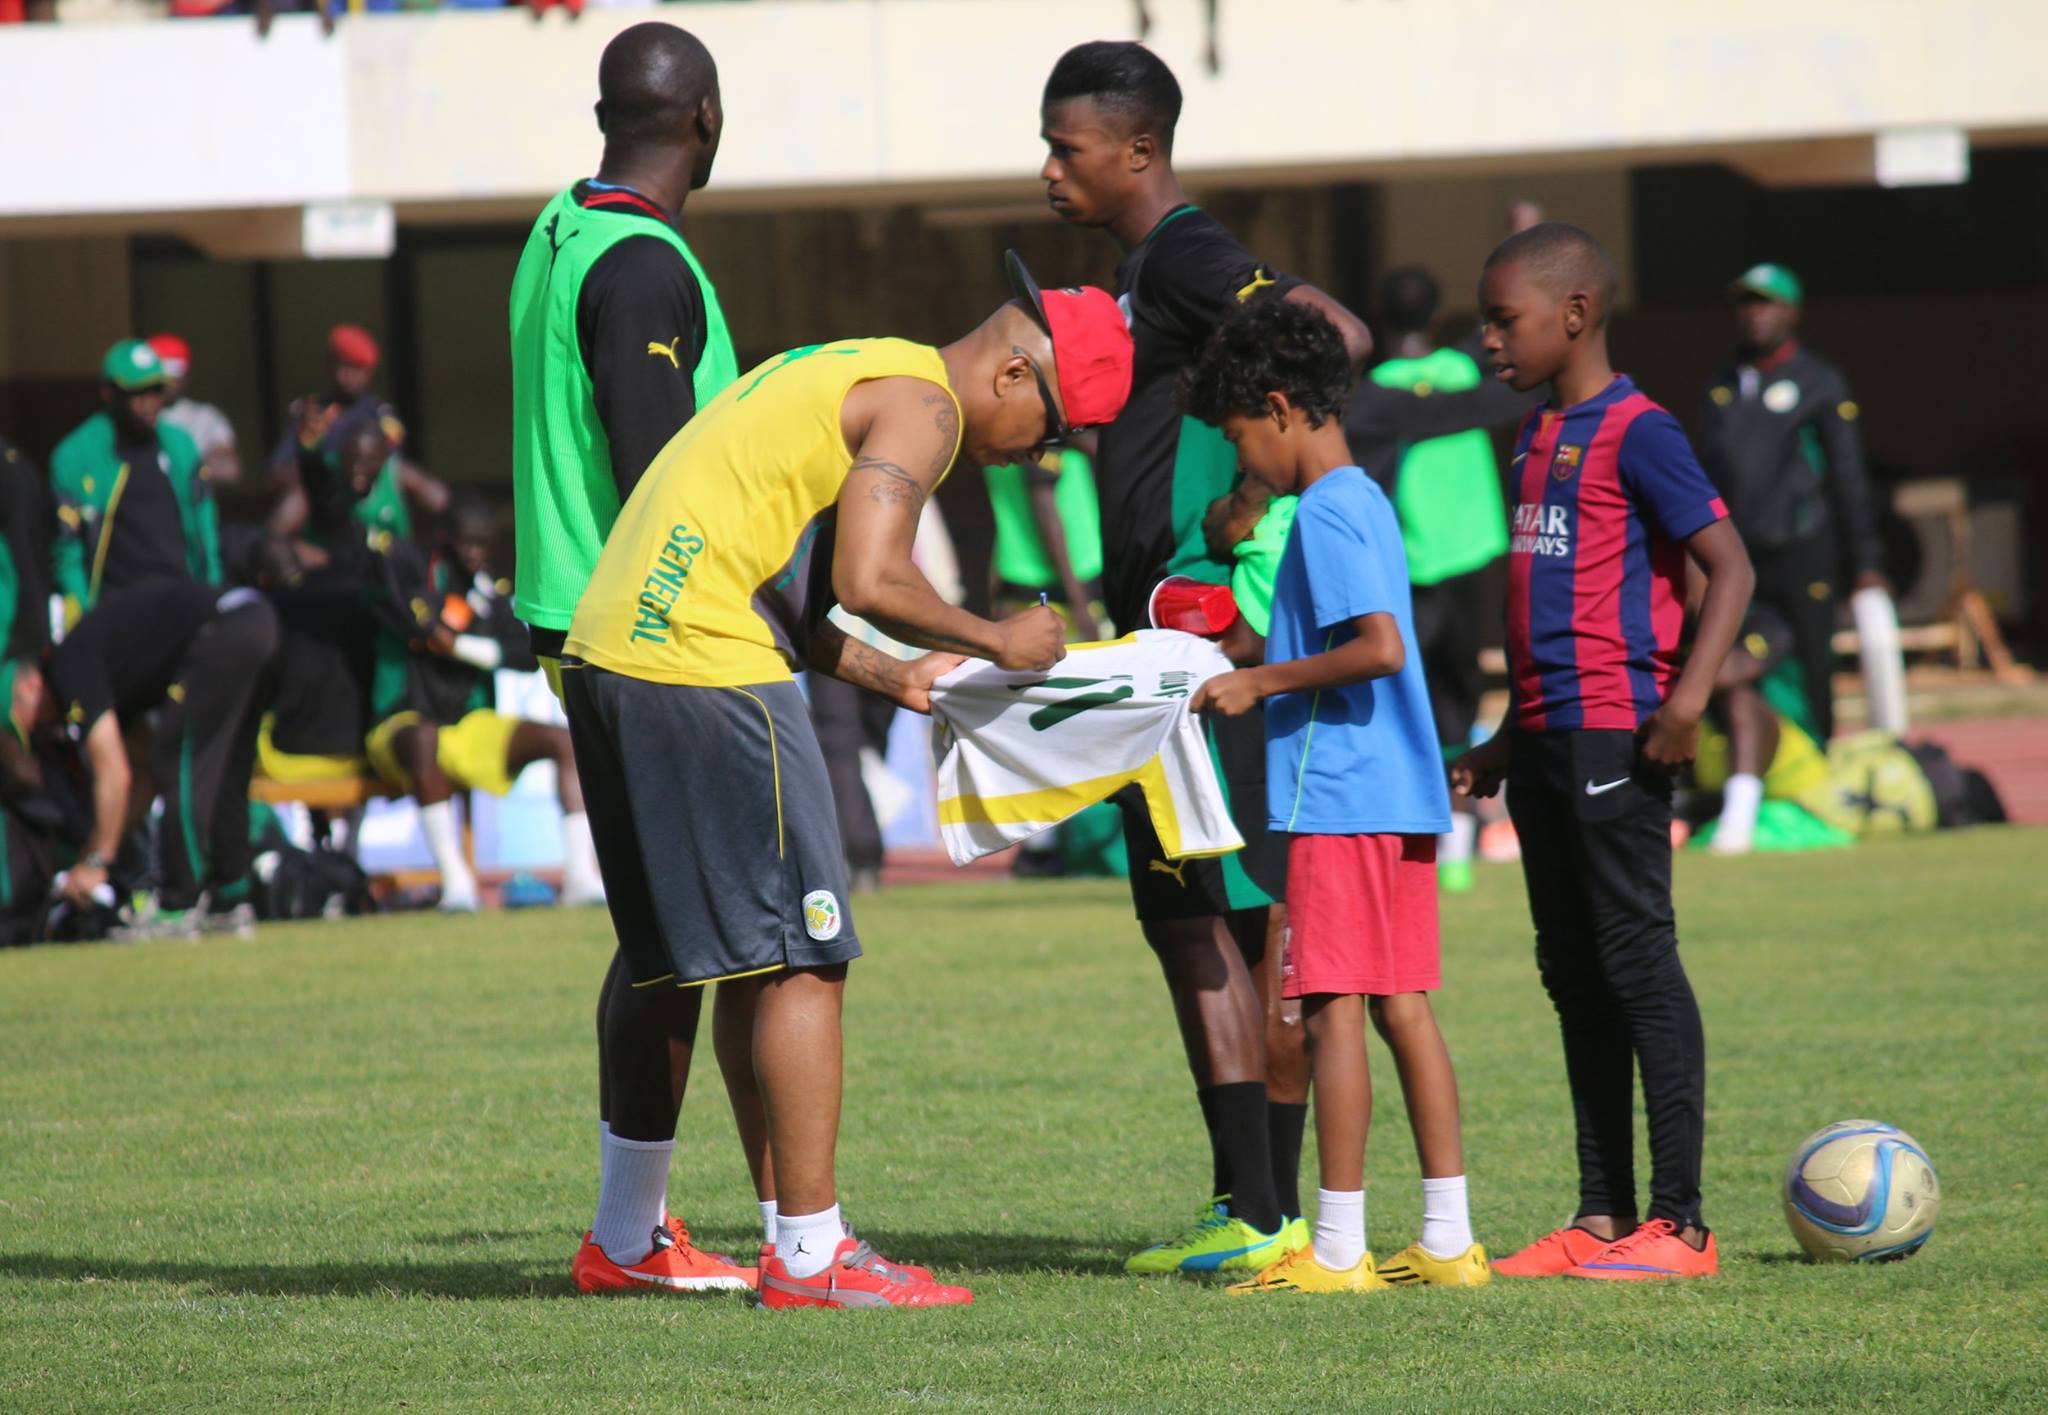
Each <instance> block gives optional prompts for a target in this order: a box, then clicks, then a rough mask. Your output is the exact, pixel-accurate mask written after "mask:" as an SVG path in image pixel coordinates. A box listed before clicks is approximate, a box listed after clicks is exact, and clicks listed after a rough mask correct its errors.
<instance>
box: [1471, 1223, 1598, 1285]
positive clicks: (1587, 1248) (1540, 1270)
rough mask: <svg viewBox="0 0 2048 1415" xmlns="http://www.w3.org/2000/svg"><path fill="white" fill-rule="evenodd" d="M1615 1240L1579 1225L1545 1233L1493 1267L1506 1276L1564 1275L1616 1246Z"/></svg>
mask: <svg viewBox="0 0 2048 1415" xmlns="http://www.w3.org/2000/svg"><path fill="white" fill-rule="evenodd" d="M1614 1241H1615V1240H1612V1239H1607V1238H1602V1237H1601V1236H1600V1235H1599V1234H1597V1233H1588V1232H1587V1231H1586V1230H1585V1229H1583V1228H1580V1227H1578V1226H1577V1225H1576V1224H1567V1225H1566V1226H1565V1227H1563V1228H1560V1229H1557V1230H1555V1231H1553V1232H1550V1233H1546V1234H1544V1235H1543V1236H1542V1237H1541V1238H1539V1239H1537V1240H1536V1241H1535V1242H1534V1243H1531V1244H1530V1245H1529V1246H1528V1247H1526V1248H1524V1249H1522V1251H1521V1252H1519V1253H1510V1254H1509V1255H1508V1256H1507V1257H1505V1258H1497V1259H1495V1260H1494V1264H1493V1270H1494V1271H1495V1272H1497V1273H1499V1274H1500V1275H1501V1276H1502V1277H1561V1276H1563V1274H1564V1272H1565V1270H1566V1269H1567V1268H1572V1267H1576V1266H1577V1265H1578V1264H1580V1263H1583V1262H1585V1261H1586V1260H1587V1259H1589V1258H1592V1257H1595V1256H1597V1255H1598V1254H1600V1253H1601V1252H1603V1251H1605V1250H1606V1249H1608V1248H1610V1247H1612V1246H1613V1245H1614Z"/></svg>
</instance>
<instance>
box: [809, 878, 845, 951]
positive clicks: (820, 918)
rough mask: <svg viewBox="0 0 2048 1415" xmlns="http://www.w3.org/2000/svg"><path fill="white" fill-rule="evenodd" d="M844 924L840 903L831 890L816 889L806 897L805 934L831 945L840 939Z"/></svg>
mask: <svg viewBox="0 0 2048 1415" xmlns="http://www.w3.org/2000/svg"><path fill="white" fill-rule="evenodd" d="M843 922H844V919H843V917H842V916H841V914H840V912H839V901H838V900H837V899H835V898H834V897H833V895H832V891H831V890H829V889H814V890H812V891H811V892H810V893H809V894H806V895H805V896H804V932H805V933H807V934H809V935H810V936H811V937H812V938H814V939H816V940H817V941H818V942H820V943H829V942H831V941H832V940H833V939H835V938H837V937H839V928H840V925H841V924H842V923H843Z"/></svg>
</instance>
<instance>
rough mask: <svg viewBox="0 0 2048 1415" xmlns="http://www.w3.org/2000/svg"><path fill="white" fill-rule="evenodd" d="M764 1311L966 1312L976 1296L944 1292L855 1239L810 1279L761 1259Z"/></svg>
mask: <svg viewBox="0 0 2048 1415" xmlns="http://www.w3.org/2000/svg"><path fill="white" fill-rule="evenodd" d="M760 1293H761V1305H762V1306H763V1307H842V1308H844V1307H964V1306H966V1305H967V1304H969V1303H971V1302H972V1301H974V1294H973V1293H972V1292H969V1291H968V1290H967V1289H966V1288H964V1287H948V1286H946V1285H945V1284H944V1283H939V1282H933V1281H932V1280H931V1279H930V1278H919V1277H916V1276H913V1275H912V1273H911V1270H910V1269H908V1268H905V1267H901V1266H899V1265H897V1264H895V1263H891V1262H889V1261H887V1260H886V1259H884V1258H881V1257H879V1256H877V1255H876V1253H875V1250H874V1249H872V1248H870V1247H868V1245H867V1244H865V1243H863V1242H862V1241H861V1240H859V1239H858V1238H842V1239H840V1240H839V1246H838V1247H837V1248H836V1249H834V1250H833V1253H832V1262H831V1265H830V1266H828V1267H827V1268H826V1269H825V1270H824V1271H823V1272H820V1273H816V1274H814V1275H812V1276H810V1277H791V1276H790V1274H789V1269H788V1268H787V1267H785V1266H784V1265H783V1262H782V1259H781V1258H779V1257H776V1256H775V1255H774V1254H772V1253H770V1252H768V1251H766V1250H765V1249H764V1250H763V1252H762V1254H761V1284H760Z"/></svg>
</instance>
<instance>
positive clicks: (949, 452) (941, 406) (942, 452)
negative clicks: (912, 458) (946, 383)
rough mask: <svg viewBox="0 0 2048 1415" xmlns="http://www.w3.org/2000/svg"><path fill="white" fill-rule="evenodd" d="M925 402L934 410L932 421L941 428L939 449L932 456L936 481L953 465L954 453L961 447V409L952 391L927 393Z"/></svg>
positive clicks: (933, 474)
mask: <svg viewBox="0 0 2048 1415" xmlns="http://www.w3.org/2000/svg"><path fill="white" fill-rule="evenodd" d="M924 404H925V406H926V407H927V408H930V409H931V410H932V422H933V423H934V424H935V425H936V426H937V427H938V429H939V450H938V451H937V452H936V453H934V454H933V456H932V481H933V482H934V483H936V482H937V481H938V479H939V478H940V477H942V476H944V475H945V474H946V468H948V467H950V466H952V465H953V454H954V452H955V451H957V450H958V448H959V444H960V410H959V408H958V407H956V406H955V405H954V403H953V395H952V394H950V393H927V394H925V395H924Z"/></svg>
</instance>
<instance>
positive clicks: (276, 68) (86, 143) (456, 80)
mask: <svg viewBox="0 0 2048 1415" xmlns="http://www.w3.org/2000/svg"><path fill="white" fill-rule="evenodd" d="M1150 8H1151V10H1152V12H1153V15H1154V17H1155V21H1156V26H1155V29H1154V30H1153V33H1152V35H1151V36H1150V40H1151V42H1152V43H1153V44H1155V46H1156V47H1157V48H1158V49H1159V51H1160V52H1161V53H1162V54H1163V55H1164V56H1165V57H1166V58H1167V59H1168V61H1169V62H1170V63H1172V64H1173V66H1174V68H1175V70H1176V72H1177V73H1178V75H1179V77H1180V79H1181V81H1182V83H1183V85H1184V87H1185V89H1186V92H1187V110H1186V116H1185V118H1184V120H1183V124H1182V129H1181V134H1180V144H1179V157H1180V160H1181V162H1182V164H1183V166H1184V167H1185V168H1186V169H1187V170H1189V171H1190V172H1197V173H1200V172H1208V173H1212V174H1216V175H1219V176H1235V177H1239V178H1242V177H1243V176H1245V175H1246V174H1252V173H1257V174H1260V179H1261V180H1273V179H1275V178H1276V177H1277V176H1280V175H1282V174H1285V175H1288V176H1291V177H1294V178H1297V179H1307V178H1311V177H1319V178H1326V177H1329V176H1331V175H1334V174H1345V175H1349V176H1352V177H1359V176H1368V175H1370V176H1380V175H1388V174H1392V173H1395V172H1397V171H1401V170H1410V171H1417V170H1440V169H1443V168H1446V167H1453V168H1455V167H1463V168H1466V169H1468V170H1469V169H1471V168H1472V167H1473V166H1474V165H1475V164H1477V165H1483V166H1485V167H1487V168H1490V169H1494V170H1499V169H1501V168H1503V167H1506V166H1513V165H1515V164H1524V165H1528V164H1534V165H1537V166H1545V165H1548V166H1552V167H1557V166H1563V167H1567V168H1570V167H1583V166H1585V165H1586V163H1587V161H1588V160H1589V159H1591V160H1598V161H1604V162H1608V163H1610V164H1618V163H1621V162H1623V161H1626V160H1629V158H1631V157H1633V156H1640V155H1642V154H1646V153H1658V154H1665V155H1669V154H1673V153H1678V152H1691V153H1695V154H1697V155H1699V156H1701V157H1703V158H1719V159H1725V160H1730V161H1737V162H1742V163H1745V164H1748V165H1750V166H1751V167H1753V168H1755V169H1756V170H1767V169H1769V168H1770V167H1771V166H1772V164H1773V163H1774V162H1779V161H1785V162H1793V163H1795V164H1796V165H1798V166H1799V167H1800V169H1801V170H1802V172H1803V173H1804V174H1805V176H1806V179H1807V180H1811V179H1812V176H1813V174H1814V173H1815V172H1825V171H1833V172H1835V173H1836V174H1837V178H1838V179H1841V180H1848V179H1853V178H1854V177H1856V176H1857V175H1859V170H1860V174H1861V175H1862V176H1864V177H1866V178H1867V176H1868V173H1869V166H1870V164H1869V161H1868V139H1869V137H1870V135H1871V134H1873V133H1874V132H1876V131H1877V130H1879V129H1883V128H1888V127H1894V126H1899V125H1911V124H1924V123H1939V124H1952V125H1956V126H1960V127H1962V128H1965V129H1968V130H1970V131H1971V132H1972V133H1973V134H1974V135H1975V136H1976V137H1977V138H1979V139H1980V140H1985V141H1996V140H2000V139H2001V138H2003V137H2005V136H2009V135H2011V134H2015V133H2024V132H2030V131H2031V132H2038V131H2041V130H2043V129H2044V128H2048V90H2044V89H2043V87H2042V86H2041V85H2040V84H2039V83H2038V81H2037V73H2036V69H2037V64H2036V59H2037V56H2038V55H2039V54H2041V53H2042V52H2044V51H2048V5H2041V4H2036V3H2028V2H2027V0H1802V3H1800V4H1797V5H1786V4H1783V3H1779V0H1723V2H1722V3H1718V4H1715V5H1711V6H1705V5H1681V4H1669V3H1664V4H1643V3H1641V2H1640V0H1556V2H1555V3H1550V4H1545V5H1540V6H1538V5H1529V4H1515V3H1503V2H1502V0H1432V3H1428V4H1421V3H1415V0H1264V3H1256V4H1253V3H1235V2H1233V3H1226V4H1223V5H1222V6H1221V7H1220V9H1221V21H1220V26H1219V32H1218V36H1217V53H1218V55H1219V57H1220V61H1221V67H1220V70H1219V71H1217V72H1214V73H1211V72H1210V71H1209V70H1208V69H1207V67H1206V66H1205V63H1204V57H1205V51H1206V42H1207V33H1206V30H1205V27H1204V23H1203V19H1202V16H1203V11H1204V7H1203V5H1202V4H1201V0H1152V4H1151V7H1150ZM665 13H666V14H667V15H668V16H670V17H672V18H675V19H678V20H683V21H687V23H688V24H690V25H691V26H692V27H693V28H694V29H696V30H697V32H699V33H700V34H701V35H702V36H703V37H704V38H705V39H706V40H707V41H708V42H709V43H710V45H711V47H712V48H713V50H714V52H715V53H716V54H717V55H718V58H719V61H720V65H721V69H722V73H723V75H724V81H725V95H726V107H727V112H728V114H729V117H730V125H729V137H728V139H727V142H726V146H725V150H724V152H723V154H722V156H721V160H720V172H719V178H718V186H717V188H716V191H715V193H714V194H713V195H712V196H711V197H710V199H709V200H710V202H711V203H712V204H719V203H724V204H745V203H748V202H753V203H756V204H759V203H761V202H773V203H776V204H786V203H787V201H788V200H790V199H792V198H793V197H797V196H806V195H807V196H808V197H809V198H810V199H813V200H818V199H824V200H828V201H831V202H833V203H835V204H846V203H849V202H854V203H858V202H868V201H875V202H881V203H888V202H892V201H899V200H904V199H909V198H915V199H919V200H926V199H932V198H935V197H948V198H950V197H958V196H961V195H971V194H973V193H975V192H978V191H979V192H988V191H1000V192H1017V193H1028V192H1029V191H1030V189H1031V186H1032V174H1033V173H1035V171H1036V169H1037V165H1038V161H1039V156H1040V153H1039V147H1038V144H1037V142H1036V141H1035V136H1034V135H1035V129H1036V123H1035V114H1036V107H1037V98H1038V92H1039V86H1040V84H1041V82H1042V80H1043V78H1044V75H1045V73H1046V71H1047V69H1048V68H1049V66H1050V65H1051V63H1052V61H1053V60H1054V58H1055V57H1056V56H1057V55H1058V54H1059V53H1060V51H1061V50H1062V49H1064V48H1065V47H1066V46H1067V45H1068V44H1070V43H1073V42H1075V41H1077V40H1080V39H1085V38H1097V37H1105V36H1107V37H1120V36H1124V35H1127V34H1128V32H1129V29H1130V26H1131V25H1132V24H1133V22H1134V17H1135V14H1136V7H1135V6H1133V5H1128V4H1110V3H1105V0H860V2H859V3H856V2H855V0H751V2H750V3H701V4H693V5H691V6H690V7H689V8H688V10H687V11H679V10H670V11H667V12H665ZM639 18H641V13H640V12H624V13H619V12H609V13H608V12H604V11H592V12H591V13H590V14H588V15H586V16H585V17H584V18H583V19H581V20H580V21H575V22H572V21H570V20H569V19H568V18H567V16H566V15H565V14H563V13H561V12H559V11H557V12H554V13H552V14H550V15H549V16H548V17H547V19H545V20H544V21H541V22H538V23H536V22H535V21H534V20H533V19H532V17H531V16H529V15H527V14H525V13H521V12H512V11H504V12H492V13H459V14H457V13H443V14H430V15H392V16H378V17H374V18H365V19H361V20H357V21H351V22H348V23H345V24H343V25H342V26H341V27H340V28H339V30H338V31H337V32H336V34H335V35H334V36H333V37H332V38H328V39H323V38H322V37H321V36H320V35H319V33H318V31H317V28H316V27H315V25H314V24H313V22H312V21H311V20H310V19H302V18H287V19H285V20H283V21H281V22H280V23H279V24H278V25H277V26H276V28H275V30H274V32H273V33H272V35H271V37H270V38H269V39H268V40H259V39H258V38H257V37H256V35H255V32H254V29H253V27H252V26H250V25H247V24H241V23H231V22H206V23H192V22H184V23H159V24H150V25H119V24H113V25H95V26H82V27H80V26H73V27H66V26H52V27H24V28H21V29H17V30H14V31H13V32H12V33H10V34H8V35H7V36H6V37H5V38H4V39H0V166H4V170H5V171H6V172H7V173H8V177H9V180H8V182H7V183H6V184H4V187H0V217H12V218H17V219H18V218H28V217H40V218H64V219H67V220H71V221H74V222H75V221H76V220H77V219H78V218H79V217H80V215H81V214H96V215H97V216H98V217H100V218H103V219H118V220H120V221H122V222H127V223H129V224H130V225H133V224H134V218H136V217H138V216H141V215H149V218H150V224H154V225H155V226H158V227H161V228H165V229H171V228H180V227H183V228H185V229H190V230H194V231H198V230H201V229H202V228H203V230H204V233H205V239H206V240H208V241H210V242H214V243H218V245H217V247H216V248H225V247H226V246H227V245H230V244H232V243H233V242H234V241H236V240H238V239H239V240H249V241H256V242H261V243H265V244H266V245H268V244H270V243H280V242H282V243H288V242H289V241H290V240H291V239H293V236H292V233H293V231H294V230H295V226H294V223H293V222H291V221H289V220H287V221H283V222H273V221H270V220H268V219H266V218H260V217H257V216H255V215H250V216H247V217H245V218H243V219H241V220H239V221H237V222H228V223H222V222H213V223H203V222H202V223H194V222H192V221H191V220H190V219H189V218H186V217H180V216H178V215H176V214H177V213H192V212H198V211H218V212H248V213H255V212H261V211H265V210H269V211H275V210H277V209H279V208H291V207H296V206H298V205H299V204H301V203H304V202H309V201H318V200H326V199H332V198H338V197H348V196H355V197H365V198H378V199H388V200H392V201H396V202H400V203H412V204H419V206H420V208H421V209H422V210H430V211H432V212H434V213H437V214H438V216H439V217H440V218H443V219H447V218H458V217H464V216H469V217H475V216H490V215H502V214H505V212H506V211H507V210H508V209H517V208H519V207H521V206H523V205H525V204H527V203H529V202H531V201H532V200H533V199H534V198H536V197H538V196H540V195H543V194H545V193H546V192H548V191H550V190H552V189H554V188H555V187H557V186H559V185H560V184H561V182H562V181H564V180H565V179H566V178H567V177H569V176H572V175H574V174H576V173H578V172H583V171H587V170H588V169H589V167H590V166H591V164H592V163H593V162H594V160H595V157H596V150H597V134H596V131H595V128H594V124H593V120H592V117H591V112H590V104H591V102H592V99H593V98H594V96H595V95H594V87H595V83H594V76H595V72H596V61H597V54H598V51H599V50H600V49H601V48H602V47H603V44H604V43H605V41H606V40H607V39H608V38H610V36H611V35H612V34H613V33H614V32H615V31H616V30H617V29H618V28H619V27H621V26H623V25H625V24H628V23H631V22H633V21H635V20H637V19H639ZM110 96H117V97H114V98H111V99H110ZM159 100H160V101H161V104H162V108H161V110H160V111H159V112H156V113H152V112H151V111H150V108H149V105H150V104H151V103H152V102H153V101H159ZM170 115H175V121H174V122H172V121H169V119H170ZM53 135H61V140H55V141H53V140H52V136H53ZM1859 154H1860V156H1859ZM1859 163H1860V169H1859ZM507 204H510V205H509V207H508V205H507Z"/></svg>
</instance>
